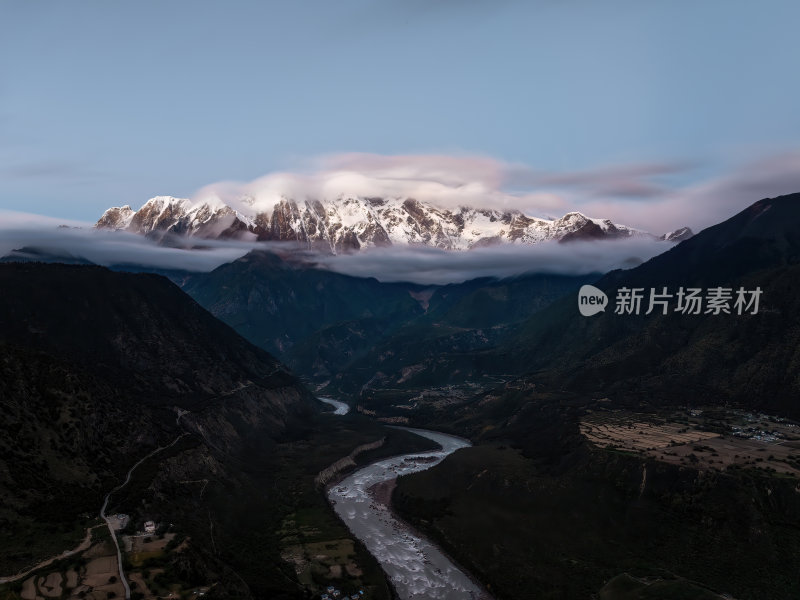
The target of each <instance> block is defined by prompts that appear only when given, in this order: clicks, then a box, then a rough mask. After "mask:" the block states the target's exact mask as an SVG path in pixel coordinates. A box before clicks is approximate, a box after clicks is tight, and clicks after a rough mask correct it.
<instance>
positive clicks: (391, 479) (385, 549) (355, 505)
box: [328, 430, 491, 600]
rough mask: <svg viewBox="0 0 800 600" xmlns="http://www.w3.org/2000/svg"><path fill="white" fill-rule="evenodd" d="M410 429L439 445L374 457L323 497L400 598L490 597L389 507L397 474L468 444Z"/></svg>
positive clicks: (482, 599) (480, 599) (422, 467)
mask: <svg viewBox="0 0 800 600" xmlns="http://www.w3.org/2000/svg"><path fill="white" fill-rule="evenodd" d="M412 432H413V433H416V434H417V435H420V436H422V437H425V438H427V439H430V440H432V441H434V442H436V443H438V444H439V445H440V446H441V450H435V451H430V452H423V453H415V454H404V455H399V456H396V457H393V458H389V459H382V460H378V461H376V462H374V463H372V464H370V465H368V466H366V467H363V468H362V469H359V470H358V471H356V472H355V473H353V474H351V475H350V476H348V477H346V478H345V479H344V480H342V481H341V482H339V483H338V484H337V485H334V486H332V487H331V488H330V489H329V492H328V499H329V500H330V502H331V504H333V507H334V510H335V511H336V513H337V514H338V515H339V517H340V518H341V519H342V521H343V522H344V523H345V524H346V525H347V527H348V529H350V531H351V532H352V533H353V534H354V535H355V536H356V537H357V538H358V539H359V540H361V542H362V543H363V544H364V546H365V547H366V548H367V550H368V551H369V552H370V553H371V554H372V555H373V556H374V557H375V558H376V560H377V561H378V562H379V563H380V565H381V567H382V568H383V570H384V571H385V572H386V574H387V576H388V578H389V581H390V582H391V584H392V586H393V587H394V589H395V591H396V593H397V595H398V597H399V598H401V600H411V599H413V598H431V599H437V600H464V599H470V600H489V599H490V598H491V596H490V595H489V593H488V592H487V591H486V590H485V589H483V588H482V587H481V586H480V584H478V583H477V582H476V581H475V579H474V578H473V577H471V576H470V575H469V574H468V573H466V572H465V571H463V570H462V569H461V568H459V567H458V566H456V565H455V564H454V563H453V561H452V560H451V559H450V558H449V557H447V556H446V555H445V554H444V553H443V552H442V551H441V549H440V548H439V547H437V546H436V545H435V544H433V542H431V541H430V540H429V539H427V538H425V537H423V536H421V535H419V534H418V533H417V532H416V531H414V530H413V529H412V528H410V527H409V526H408V525H407V524H406V523H405V522H403V521H401V520H399V519H397V518H396V517H395V516H394V514H393V511H392V510H391V509H390V506H391V493H392V490H393V487H394V485H395V480H396V478H397V477H399V476H402V475H404V474H408V473H414V472H418V471H422V470H427V469H429V468H431V467H433V466H435V465H436V464H438V463H439V462H440V461H441V460H443V459H444V458H445V457H446V456H448V455H449V454H452V453H453V452H455V451H456V450H459V449H461V448H465V447H467V446H468V445H469V442H468V441H467V440H463V439H461V438H456V437H455V436H449V435H446V434H442V433H439V432H434V431H426V430H412Z"/></svg>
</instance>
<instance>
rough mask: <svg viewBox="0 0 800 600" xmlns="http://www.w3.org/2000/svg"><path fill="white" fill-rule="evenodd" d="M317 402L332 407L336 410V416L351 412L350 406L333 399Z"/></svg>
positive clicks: (334, 412) (321, 399)
mask: <svg viewBox="0 0 800 600" xmlns="http://www.w3.org/2000/svg"><path fill="white" fill-rule="evenodd" d="M317 400H319V401H320V402H324V403H325V404H329V405H331V406H332V407H333V408H334V409H335V410H334V411H333V414H335V415H346V414H347V413H348V412H350V405H349V404H347V403H346V402H342V401H341V400H334V399H333V398H317Z"/></svg>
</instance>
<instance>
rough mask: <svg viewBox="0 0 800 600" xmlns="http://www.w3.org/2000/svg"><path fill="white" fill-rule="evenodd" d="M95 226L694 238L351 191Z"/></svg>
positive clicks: (181, 203) (374, 239) (195, 231)
mask: <svg viewBox="0 0 800 600" xmlns="http://www.w3.org/2000/svg"><path fill="white" fill-rule="evenodd" d="M95 227H97V228H100V229H111V230H125V231H130V232H133V233H137V234H141V235H146V236H148V237H150V238H153V239H155V240H158V241H165V242H166V241H169V240H170V238H173V239H174V238H178V239H180V238H183V237H190V238H198V239H249V240H259V241H280V242H299V243H302V244H304V245H307V246H308V247H310V248H313V249H316V250H320V251H325V252H333V253H337V252H344V251H352V250H358V249H361V248H369V247H375V246H389V245H398V244H399V245H422V246H430V247H435V248H441V249H445V250H468V249H471V248H480V247H482V246H489V245H494V244H501V243H518V244H536V243H539V242H543V241H548V240H557V241H560V242H569V241H573V240H595V239H623V238H631V237H650V238H657V239H661V240H666V241H670V242H679V241H682V240H684V239H688V238H689V237H691V236H692V232H691V230H690V229H689V228H688V227H683V228H680V229H678V230H676V231H672V232H669V233H666V234H664V235H661V236H660V237H659V236H653V235H651V234H649V233H645V232H643V231H639V230H637V229H633V228H631V227H628V226H626V225H621V224H618V223H613V222H611V220H609V219H595V218H589V217H586V216H585V215H583V214H581V213H579V212H570V213H567V214H566V215H564V216H563V217H561V218H558V219H543V218H536V217H529V216H526V215H524V214H523V213H521V212H520V211H517V210H506V211H501V210H496V209H479V208H468V207H460V208H458V209H443V208H437V207H436V206H434V205H432V204H430V203H426V202H421V201H418V200H415V199H413V198H368V197H348V196H339V197H337V198H334V199H325V200H293V199H288V198H280V199H278V200H276V201H275V202H274V204H273V205H272V206H271V207H270V208H269V209H266V210H265V209H264V208H263V204H258V205H257V204H256V203H255V202H254V201H253V200H252V199H245V200H243V201H242V202H241V203H240V204H239V207H238V208H236V209H234V208H232V207H231V206H229V205H227V204H224V203H222V202H216V203H209V202H193V201H192V200H188V199H182V198H173V197H171V196H158V197H155V198H151V199H150V200H148V201H147V202H146V203H145V204H144V205H143V206H142V207H141V208H140V209H139V210H133V209H132V208H131V207H130V206H127V205H126V206H121V207H113V208H109V209H108V210H106V211H105V213H104V214H103V216H102V217H100V219H99V220H98V221H97V223H96V225H95Z"/></svg>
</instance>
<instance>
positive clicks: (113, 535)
mask: <svg viewBox="0 0 800 600" xmlns="http://www.w3.org/2000/svg"><path fill="white" fill-rule="evenodd" d="M180 417H181V415H178V419H180ZM187 435H189V434H188V433H182V434H180V435H179V436H178V437H176V438H175V439H174V440H173V441H172V443H171V444H168V445H166V446H159V447H158V448H156V449H155V450H153V451H152V452H151V453H150V454H148V455H147V456H145V457H143V458H142V459H140V460H139V462H137V463H136V464H135V465H133V466H132V467H131V468H130V469H129V470H128V474H127V475H126V476H125V481H123V482H122V483H121V484H119V485H118V486H117V487H115V488H114V489H113V490H111V491H110V492H108V494H106V497H105V500H103V507H102V508H101V509H100V518H101V519H103V520H104V521H105V522H106V525H107V526H108V531H109V533H111V539H112V540H114V546H116V547H117V565H118V566H119V580H120V583H122V587H124V588H125V600H130V597H131V587H130V585H129V584H128V579H127V578H126V577H125V570H124V569H123V568H122V551H121V550H120V548H119V540H118V539H117V533H116V531H114V526H113V525H112V524H111V519H109V518H108V517H107V516H106V508H108V501H109V500H110V499H111V494H113V493H114V492H118V491H120V490H121V489H122V488H124V487H125V486H126V485H128V482H130V480H131V475H133V472H134V471H135V470H136V468H137V467H138V466H139V465H141V464H142V463H143V462H144V461H146V460H147V459H148V458H151V457H152V456H155V455H156V454H158V453H159V452H162V451H163V450H166V449H167V448H172V446H174V445H175V444H177V443H178V440H180V439H181V438H182V437H184V436H187Z"/></svg>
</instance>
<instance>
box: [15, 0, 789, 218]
mask: <svg viewBox="0 0 800 600" xmlns="http://www.w3.org/2000/svg"><path fill="white" fill-rule="evenodd" d="M798 22H800V3H798V2H796V1H782V0H766V1H762V2H752V1H736V0H724V1H718V2H714V1H702V2H697V1H693V2H690V1H681V0H669V1H667V0H664V1H647V2H642V1H641V0H607V1H605V2H597V1H581V0H564V1H556V0H552V1H538V0H530V1H526V2H515V1H510V0H494V1H480V0H439V1H436V2H434V1H433V0H427V1H425V0H369V1H368V0H340V1H339V2H330V1H320V2H316V1H307V2H277V1H275V2H268V1H264V2H236V1H233V2H224V3H223V2H213V3H212V2H200V1H197V0H193V1H187V2H181V1H169V2H165V1H158V2H147V1H138V2H127V3H123V2H107V1H103V2H91V1H85V2H80V3H78V2H49V3H48V2H36V3H32V2H24V1H18V2H15V1H6V2H3V3H2V4H0V208H2V209H8V210H15V211H25V212H32V213H39V214H46V215H52V216H55V217H59V218H65V219H66V218H72V219H79V220H86V221H92V220H95V219H96V218H97V216H99V214H101V213H102V211H103V210H104V209H105V208H107V207H108V206H111V205H121V204H131V205H132V206H134V207H138V206H139V205H141V204H142V203H143V202H144V201H145V200H146V199H147V198H149V197H151V196H155V195H159V194H171V195H176V196H190V195H192V194H194V193H195V192H196V191H197V190H198V189H199V188H202V187H203V186H205V185H207V184H210V183H213V182H215V181H222V180H238V181H249V180H253V179H256V178H258V177H261V176H263V175H265V174H268V173H271V172H274V171H285V170H289V171H293V170H299V171H302V170H308V169H313V168H314V165H315V164H316V162H315V161H318V160H319V157H329V156H337V155H340V154H348V153H364V154H378V155H386V156H395V155H403V156H414V155H438V156H442V155H446V156H455V157H485V158H489V159H491V160H493V161H497V163H498V164H502V165H505V166H507V167H508V166H514V167H515V168H518V169H522V170H523V171H526V172H530V173H535V174H536V177H522V178H520V177H516V178H515V177H509V178H506V180H504V181H503V182H501V184H499V185H504V186H506V187H509V186H511V187H517V188H519V187H526V186H527V188H526V189H525V190H523V191H537V189H538V188H537V186H539V187H541V186H543V185H544V184H543V183H542V182H543V181H544V182H550V183H549V185H551V186H552V185H556V184H554V183H553V181H557V185H558V186H562V189H566V188H563V186H565V185H566V186H567V188H569V190H568V193H566V196H565V197H566V198H567V199H568V201H567V202H566V204H569V203H570V202H574V203H575V204H576V205H577V206H576V207H577V208H581V207H587V208H589V209H592V210H593V211H594V212H598V211H603V210H608V211H610V213H611V214H610V215H609V216H612V217H616V216H617V214H618V213H620V212H622V213H625V207H626V206H627V207H629V208H631V207H633V208H635V209H636V210H634V211H633V213H635V214H636V215H640V214H642V213H643V212H644V211H645V210H646V207H647V206H648V205H649V204H648V203H651V202H653V203H659V202H660V203H661V205H662V206H661V210H662V213H663V214H664V215H667V214H668V212H669V211H668V210H666V209H665V208H664V204H665V203H667V204H668V203H669V202H672V197H673V196H674V195H675V194H673V196H670V195H669V194H667V196H664V195H663V194H649V193H642V194H641V195H637V194H636V193H632V194H628V195H627V196H626V197H625V199H624V203H626V204H623V205H620V204H619V202H620V201H619V199H618V198H615V197H613V196H614V193H615V190H619V189H620V188H619V187H616V188H615V187H614V186H613V185H611V186H609V189H608V190H607V192H606V195H605V197H604V198H602V199H601V200H598V199H597V194H596V193H594V192H593V191H592V190H591V189H590V188H591V185H592V182H595V181H600V182H601V183H602V182H605V183H608V179H609V175H608V173H609V172H611V173H617V172H618V171H620V170H621V171H623V172H627V171H625V169H630V168H636V167H637V166H641V165H645V166H647V167H648V168H649V169H650V170H649V171H647V169H645V171H647V174H646V177H645V179H646V180H647V181H646V183H648V184H657V185H658V186H660V187H661V188H664V189H669V190H676V192H675V193H676V194H677V193H678V192H677V191H680V190H684V191H685V190H687V189H691V190H694V192H693V193H695V194H699V193H702V194H706V196H707V195H708V194H709V193H711V192H709V190H712V192H713V191H714V190H716V192H715V193H720V192H719V190H729V189H730V188H731V186H732V185H733V184H735V183H736V182H738V184H737V185H738V186H739V188H740V189H744V188H745V187H748V186H749V187H748V189H747V198H748V199H749V201H754V200H756V199H758V197H760V195H770V194H771V193H773V192H775V191H777V192H791V191H800V186H798V187H797V189H790V188H791V187H792V186H794V185H795V181H800V180H797V179H796V177H795V174H798V176H800V161H798V160H797V159H798V154H797V152H798V150H800V111H799V110H798V109H797V98H798V97H800V77H798V76H797V73H799V72H800V52H798V51H797V48H796V41H795V40H796V26H797V23H798ZM776 165H778V166H777V167H776ZM747 169H749V170H750V171H748V172H752V173H753V175H754V177H756V178H758V174H759V173H762V176H761V181H762V183H763V182H764V181H765V179H768V181H767V183H768V184H769V185H765V186H764V187H763V189H762V188H760V187H758V186H757V185H755V186H754V184H752V182H751V181H750V180H749V179H747V178H745V179H744V180H742V179H741V178H742V177H743V175H742V173H743V172H744V171H745V170H747ZM770 169H772V170H770ZM775 169H777V170H778V171H779V172H777V173H775V176H774V177H773V176H770V177H768V178H765V177H764V176H763V173H770V174H771V173H773V171H774V170H775ZM507 170H508V169H507ZM512 170H513V169H512ZM587 173H588V175H587ZM598 173H601V174H603V175H602V177H601V178H600V179H597V178H596V177H595V176H596V175H597V174H598ZM548 177H550V179H548ZM554 177H555V178H556V179H553V178H554ZM559 177H561V179H558V178H559ZM593 177H594V178H593ZM637 177H638V176H637ZM736 177H739V178H740V179H735V178H736ZM611 178H612V179H614V177H611ZM731 178H734V179H731ZM581 181H582V182H583V183H579V182H581ZM615 181H616V180H615ZM775 181H779V182H780V185H778V184H775V183H774V182H775ZM709 182H711V183H709ZM770 182H772V183H770ZM627 183H630V182H627ZM634 183H636V185H638V184H640V183H643V180H642V179H641V177H640V178H639V179H637V181H636V182H634ZM726 186H727V187H726ZM770 186H772V187H770ZM776 186H777V187H776ZM780 186H783V187H780ZM634 187H636V186H634ZM753 187H754V188H755V189H751V188H753ZM626 189H629V188H626ZM637 189H638V188H637ZM698 190H700V191H698ZM656 196H658V199H654V198H655V197H656ZM753 196H754V197H753ZM665 198H666V199H665ZM682 198H683V199H684V206H685V205H687V202H689V201H687V200H686V194H685V193H683V194H682ZM743 201H744V200H742V202H743ZM614 202H617V204H614ZM634 203H635V204H634ZM735 208H736V209H737V210H738V206H737V207H735ZM631 210H632V209H631ZM714 210H718V208H717V207H716V205H715V208H714ZM725 210H726V209H725V208H724V207H721V208H719V212H721V213H725ZM636 211H638V212H636ZM712 212H713V211H712ZM729 212H730V213H732V212H735V211H734V210H730V211H729ZM633 213H632V214H633ZM596 216H606V215H604V214H598V215H596ZM725 216H728V215H727V214H721V215H720V218H723V217H725ZM681 218H683V217H682V216H675V217H674V219H673V220H677V221H679V220H680V219H681ZM711 218H712V217H711V216H709V217H708V218H707V219H706V220H708V219H711ZM637 219H638V221H637ZM633 220H634V222H633V225H639V224H642V225H645V226H649V225H652V221H651V222H648V220H647V218H645V217H644V216H638V217H637V216H634V217H633ZM662 220H663V221H664V222H665V228H666V226H667V225H671V224H672V223H671V222H670V219H669V218H667V217H664V218H663V219H662ZM675 224H677V223H675ZM700 224H701V225H702V224H707V223H706V222H702V223H700Z"/></svg>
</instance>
